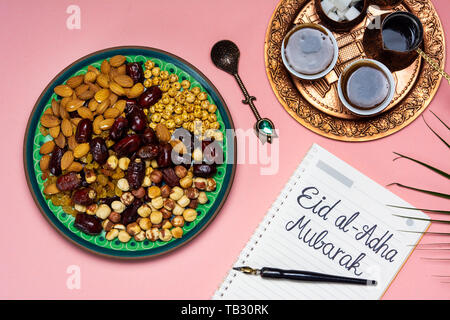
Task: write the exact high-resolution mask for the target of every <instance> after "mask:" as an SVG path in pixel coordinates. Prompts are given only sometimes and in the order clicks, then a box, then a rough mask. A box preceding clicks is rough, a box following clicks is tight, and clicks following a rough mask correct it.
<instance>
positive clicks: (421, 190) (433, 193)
mask: <svg viewBox="0 0 450 320" xmlns="http://www.w3.org/2000/svg"><path fill="white" fill-rule="evenodd" d="M392 185H396V186H398V187H402V188H406V189H410V190H414V191H418V192H422V193H426V194H429V195H432V196H435V197H440V198H444V199H450V194H446V193H440V192H436V191H430V190H424V189H418V188H414V187H409V186H405V185H404V184H401V183H397V182H394V183H391V184H388V187H389V186H392Z"/></svg>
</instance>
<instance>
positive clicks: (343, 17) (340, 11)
mask: <svg viewBox="0 0 450 320" xmlns="http://www.w3.org/2000/svg"><path fill="white" fill-rule="evenodd" d="M369 2H370V1H369V0H315V3H314V5H315V9H316V12H317V15H318V16H319V18H320V21H321V22H322V23H324V24H325V25H326V26H328V27H329V28H330V29H331V30H333V31H335V32H347V31H350V30H351V29H353V28H354V27H355V26H357V25H358V24H359V23H361V22H362V21H363V20H364V18H365V17H366V15H367V8H368V7H369V5H370V3H369Z"/></svg>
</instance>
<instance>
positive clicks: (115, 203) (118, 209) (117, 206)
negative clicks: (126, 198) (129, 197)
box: [111, 200, 125, 213]
mask: <svg viewBox="0 0 450 320" xmlns="http://www.w3.org/2000/svg"><path fill="white" fill-rule="evenodd" d="M111 208H112V209H113V210H114V211H116V212H117V213H122V212H123V211H124V210H125V205H124V204H123V203H122V202H121V201H118V200H115V201H113V202H112V203H111Z"/></svg>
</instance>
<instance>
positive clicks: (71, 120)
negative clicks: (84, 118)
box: [70, 117, 81, 127]
mask: <svg viewBox="0 0 450 320" xmlns="http://www.w3.org/2000/svg"><path fill="white" fill-rule="evenodd" d="M80 121H81V118H78V117H77V118H72V119H70V122H72V124H73V125H74V126H75V127H76V126H78V122H80Z"/></svg>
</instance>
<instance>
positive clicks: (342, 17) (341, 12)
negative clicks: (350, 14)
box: [336, 10, 347, 20]
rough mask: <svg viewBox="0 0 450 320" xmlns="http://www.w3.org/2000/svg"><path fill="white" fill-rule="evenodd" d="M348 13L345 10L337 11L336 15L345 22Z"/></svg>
mask: <svg viewBox="0 0 450 320" xmlns="http://www.w3.org/2000/svg"><path fill="white" fill-rule="evenodd" d="M346 12H347V10H343V11H341V10H337V11H336V14H337V15H338V17H339V18H340V19H341V20H345V19H346V18H345V13H346Z"/></svg>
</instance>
